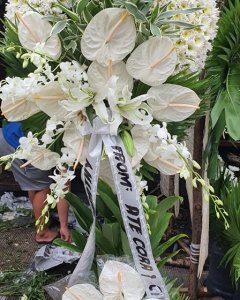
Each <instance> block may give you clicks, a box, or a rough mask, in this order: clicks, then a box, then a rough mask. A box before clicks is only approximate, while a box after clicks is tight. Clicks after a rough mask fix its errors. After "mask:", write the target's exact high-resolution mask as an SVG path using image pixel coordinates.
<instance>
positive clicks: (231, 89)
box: [225, 65, 240, 140]
mask: <svg viewBox="0 0 240 300" xmlns="http://www.w3.org/2000/svg"><path fill="white" fill-rule="evenodd" d="M239 78H240V65H233V66H231V68H230V69H229V73H228V76H227V83H226V88H227V94H228V97H229V103H228V104H227V105H226V107H225V118H226V125H227V130H228V133H229V135H230V136H231V137H232V138H233V139H234V140H240V130H239V128H238V127H239V116H240V92H239V91H240V80H239Z"/></svg>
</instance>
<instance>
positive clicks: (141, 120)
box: [121, 103, 153, 125]
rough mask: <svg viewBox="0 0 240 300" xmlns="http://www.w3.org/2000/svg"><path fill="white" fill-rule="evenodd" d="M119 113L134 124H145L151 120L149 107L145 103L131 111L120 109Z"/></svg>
mask: <svg viewBox="0 0 240 300" xmlns="http://www.w3.org/2000/svg"><path fill="white" fill-rule="evenodd" d="M121 115H122V116H123V117H124V118H126V119H128V120H129V121H131V122H132V123H133V124H136V125H147V124H150V122H151V121H152V119H153V118H152V111H151V108H150V107H149V106H148V105H147V104H146V103H142V104H141V105H140V106H139V107H138V108H136V109H135V110H132V111H128V110H125V108H124V110H121Z"/></svg>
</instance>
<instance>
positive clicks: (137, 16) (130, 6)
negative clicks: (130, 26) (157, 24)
mask: <svg viewBox="0 0 240 300" xmlns="http://www.w3.org/2000/svg"><path fill="white" fill-rule="evenodd" d="M124 5H125V7H126V9H127V11H128V12H129V13H130V14H131V15H133V16H134V18H135V19H136V20H138V21H140V22H144V23H145V22H147V21H148V20H147V18H146V17H145V15H144V14H143V13H142V12H141V11H140V10H139V9H138V7H137V6H136V5H135V4H133V3H131V2H128V1H126V2H125V3H124Z"/></svg>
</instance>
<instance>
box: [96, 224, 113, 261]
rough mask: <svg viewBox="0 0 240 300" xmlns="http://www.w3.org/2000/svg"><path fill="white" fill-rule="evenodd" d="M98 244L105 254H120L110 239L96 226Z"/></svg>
mask: <svg viewBox="0 0 240 300" xmlns="http://www.w3.org/2000/svg"><path fill="white" fill-rule="evenodd" d="M96 245H97V247H98V248H99V249H100V250H102V253H104V254H114V255H118V253H117V250H116V249H114V248H113V246H112V245H111V244H110V243H109V241H108V239H106V238H105V237H104V235H103V233H102V231H101V230H99V229H98V228H96ZM102 253H101V254H102Z"/></svg>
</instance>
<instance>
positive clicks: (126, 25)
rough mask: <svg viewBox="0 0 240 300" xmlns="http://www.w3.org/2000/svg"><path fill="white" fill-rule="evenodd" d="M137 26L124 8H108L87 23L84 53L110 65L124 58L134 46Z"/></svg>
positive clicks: (82, 41) (82, 47) (83, 40)
mask: <svg viewBox="0 0 240 300" xmlns="http://www.w3.org/2000/svg"><path fill="white" fill-rule="evenodd" d="M135 40H136V28H135V23H134V19H133V17H132V16H131V15H130V14H129V13H128V11H127V10H125V9H122V8H107V9H104V10H102V11H100V12H99V13H98V14H96V15H95V16H94V17H93V18H92V20H91V21H90V23H89V24H88V25H87V27H86V29H85V31H84V33H83V36H82V39H81V50H82V54H83V55H84V56H85V57H86V58H87V59H89V60H92V61H94V60H96V61H97V62H98V63H100V64H102V65H104V66H108V65H109V63H113V64H114V63H116V62H119V61H121V60H123V59H124V58H125V57H126V56H127V55H128V54H129V53H130V52H131V51H132V50H133V48H134V46H135Z"/></svg>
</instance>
